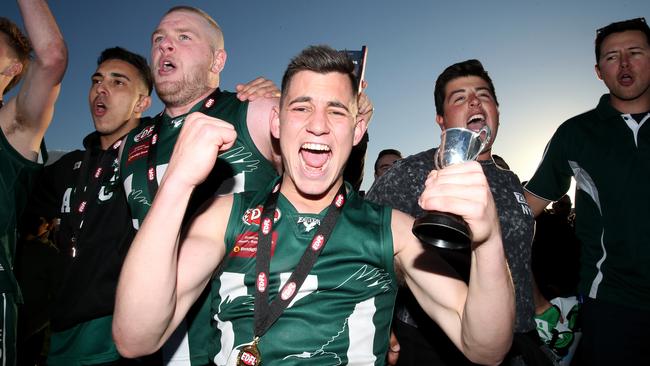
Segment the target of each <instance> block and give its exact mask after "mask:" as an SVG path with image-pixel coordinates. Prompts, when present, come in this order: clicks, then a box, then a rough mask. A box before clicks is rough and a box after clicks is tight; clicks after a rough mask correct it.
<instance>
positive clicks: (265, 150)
mask: <svg viewBox="0 0 650 366" xmlns="http://www.w3.org/2000/svg"><path fill="white" fill-rule="evenodd" d="M279 101H280V99H279V98H257V99H255V100H253V101H250V102H249V103H248V112H247V118H246V125H247V126H248V133H249V134H250V136H251V138H252V139H253V142H254V143H255V146H256V147H257V149H258V150H259V151H260V152H261V153H262V155H264V157H265V158H267V159H268V160H269V161H272V160H273V147H272V143H271V141H272V139H271V118H272V110H273V108H274V107H277V106H278V105H279Z"/></svg>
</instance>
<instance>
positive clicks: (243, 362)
mask: <svg viewBox="0 0 650 366" xmlns="http://www.w3.org/2000/svg"><path fill="white" fill-rule="evenodd" d="M259 340H260V338H259V337H255V339H253V343H251V344H249V345H248V346H245V347H244V348H242V349H241V351H239V356H237V366H259V365H261V364H262V356H261V355H260V350H259V349H257V342H259Z"/></svg>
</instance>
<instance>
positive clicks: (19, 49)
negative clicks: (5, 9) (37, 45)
mask: <svg viewBox="0 0 650 366" xmlns="http://www.w3.org/2000/svg"><path fill="white" fill-rule="evenodd" d="M0 32H1V33H3V34H4V35H5V39H6V40H7V44H8V45H9V47H11V49H12V50H13V51H14V52H15V53H16V57H18V59H19V60H20V63H22V64H23V71H22V72H21V73H20V74H18V75H16V76H14V78H13V79H11V81H10V82H9V84H7V87H6V88H5V90H4V94H6V93H7V92H8V91H9V90H11V89H12V88H13V87H14V86H16V84H18V82H19V81H20V79H21V78H22V77H23V75H25V74H26V73H27V68H28V67H29V59H30V53H31V52H32V43H31V42H30V41H29V38H27V37H26V36H25V35H24V34H23V32H21V31H20V28H18V26H17V25H16V23H14V22H12V21H11V20H9V19H7V18H5V17H0Z"/></svg>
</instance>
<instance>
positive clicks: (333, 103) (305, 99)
mask: <svg viewBox="0 0 650 366" xmlns="http://www.w3.org/2000/svg"><path fill="white" fill-rule="evenodd" d="M311 101H312V98H311V97H308V96H301V97H297V98H295V99H293V100H292V101H290V102H289V105H292V104H294V103H304V102H311ZM327 106H328V107H335V108H342V109H345V110H346V111H347V112H349V111H350V109H349V108H348V107H347V106H346V105H345V104H343V103H341V102H339V101H338V100H333V101H329V102H327Z"/></svg>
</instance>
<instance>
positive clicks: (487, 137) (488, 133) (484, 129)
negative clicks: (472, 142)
mask: <svg viewBox="0 0 650 366" xmlns="http://www.w3.org/2000/svg"><path fill="white" fill-rule="evenodd" d="M483 132H485V140H483V141H481V148H480V149H479V153H478V154H477V155H476V156H478V155H480V154H481V153H482V152H483V150H484V149H485V147H486V146H487V145H488V144H489V143H490V139H491V138H492V130H490V127H489V126H488V125H485V126H483V127H482V128H481V129H480V130H479V131H478V136H479V138H480V137H481V135H482V134H483ZM472 160H473V159H472Z"/></svg>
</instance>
